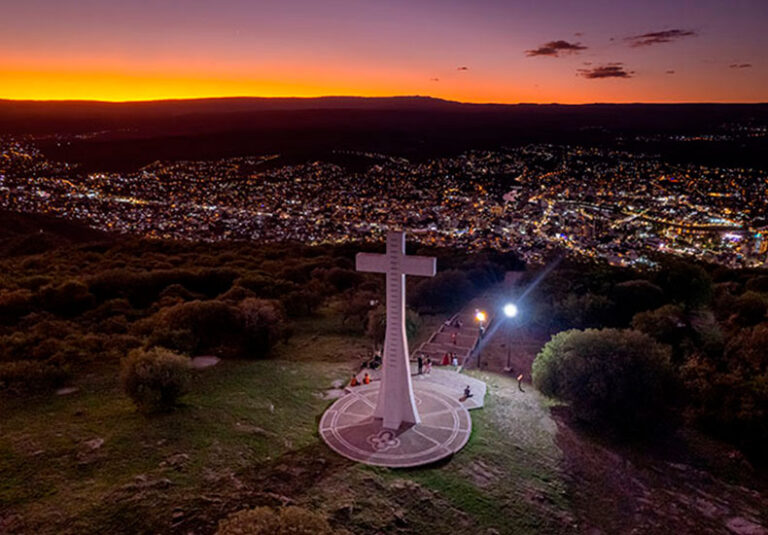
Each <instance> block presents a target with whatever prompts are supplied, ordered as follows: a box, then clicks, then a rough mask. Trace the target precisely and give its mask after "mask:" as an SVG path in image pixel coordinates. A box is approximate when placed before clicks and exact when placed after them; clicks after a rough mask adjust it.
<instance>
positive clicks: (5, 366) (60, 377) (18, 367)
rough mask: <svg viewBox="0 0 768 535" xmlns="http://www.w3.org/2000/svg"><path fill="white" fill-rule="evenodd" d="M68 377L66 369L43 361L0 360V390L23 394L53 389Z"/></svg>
mask: <svg viewBox="0 0 768 535" xmlns="http://www.w3.org/2000/svg"><path fill="white" fill-rule="evenodd" d="M66 378H67V373H66V372H65V371H64V370H62V369H61V368H57V367H56V366H51V365H50V364H45V363H43V362H37V361H31V360H22V361H12V362H0V392H9V393H11V394H23V393H27V392H38V391H45V390H51V389H53V388H55V387H57V386H59V385H60V384H61V383H62V382H63V381H64V380H65V379H66Z"/></svg>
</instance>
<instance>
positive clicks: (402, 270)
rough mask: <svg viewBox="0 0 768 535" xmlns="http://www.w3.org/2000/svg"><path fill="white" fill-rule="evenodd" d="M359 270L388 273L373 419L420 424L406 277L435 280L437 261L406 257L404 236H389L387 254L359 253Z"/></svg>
mask: <svg viewBox="0 0 768 535" xmlns="http://www.w3.org/2000/svg"><path fill="white" fill-rule="evenodd" d="M356 267H357V271H368V272H374V273H386V275H387V329H386V334H385V337H384V356H383V362H382V377H381V387H380V388H379V399H378V401H377V403H376V409H375V410H374V413H373V415H374V417H375V418H381V419H382V420H383V424H382V427H384V428H385V429H398V428H399V427H400V425H401V424H403V423H406V424H418V423H420V422H421V420H420V418H419V413H418V411H417V410H416V402H415V400H414V398H413V385H412V384H411V366H410V362H409V358H408V340H407V338H406V336H405V276H406V275H420V276H422V277H433V276H434V275H435V270H436V259H434V258H430V257H426V256H406V255H405V233H403V232H389V233H388V234H387V252H386V253H385V254H370V253H358V254H357V258H356Z"/></svg>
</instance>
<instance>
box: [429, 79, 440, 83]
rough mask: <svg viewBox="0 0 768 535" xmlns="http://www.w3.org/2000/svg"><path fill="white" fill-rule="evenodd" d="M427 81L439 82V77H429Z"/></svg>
mask: <svg viewBox="0 0 768 535" xmlns="http://www.w3.org/2000/svg"><path fill="white" fill-rule="evenodd" d="M429 81H430V82H439V81H440V78H430V79H429Z"/></svg>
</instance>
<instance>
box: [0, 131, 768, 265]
mask: <svg viewBox="0 0 768 535" xmlns="http://www.w3.org/2000/svg"><path fill="white" fill-rule="evenodd" d="M344 152H345V154H348V153H349V151H344ZM355 155H356V156H362V157H364V158H367V159H369V160H370V165H369V166H368V167H367V169H365V170H364V171H347V170H345V169H343V168H342V167H339V166H338V165H335V164H333V163H328V162H307V163H305V164H302V165H288V166H282V167H275V166H274V164H275V162H274V161H272V162H270V161H271V160H275V159H276V158H278V157H279V156H278V155H269V156H253V157H241V158H229V159H224V160H217V161H205V162H200V161H178V162H154V163H152V164H150V165H148V166H146V167H144V168H142V169H140V170H138V171H136V172H133V173H93V174H89V175H85V176H83V175H82V174H80V173H78V171H77V169H76V168H75V167H74V166H72V165H69V164H66V163H57V162H50V161H48V160H46V158H45V157H44V156H43V155H42V154H41V153H40V152H39V151H38V150H37V149H36V148H35V146H34V144H33V143H30V142H29V141H28V140H23V139H8V138H6V139H0V206H2V207H3V208H7V209H13V210H20V211H26V212H43V213H49V214H54V215H58V216H61V217H65V218H70V219H77V220H80V221H84V222H86V223H88V224H90V225H91V226H93V227H96V228H99V229H103V230H109V231H116V232H123V233H132V234H138V235H142V236H147V237H150V238H177V239H195V240H223V239H229V240H234V239H237V240H242V239H245V240H250V239H258V240H298V241H302V242H306V243H310V244H311V243H321V242H337V243H338V242H345V241H350V240H358V239H363V238H370V237H371V236H372V235H379V236H383V235H384V232H386V230H387V229H388V228H389V227H390V225H392V224H395V225H402V224H405V225H406V226H407V227H408V228H410V229H412V230H413V231H414V239H416V240H419V241H420V242H422V243H424V244H428V245H437V246H451V247H462V248H466V249H472V250H479V249H484V248H493V249H499V250H508V249H514V250H515V251H516V252H518V253H519V254H521V255H522V256H523V257H524V258H525V259H526V260H529V261H533V262H537V261H541V260H542V259H544V258H545V257H546V256H547V255H548V254H550V252H551V251H554V250H564V251H567V252H568V253H570V254H573V255H577V256H579V257H582V258H585V259H603V260H607V261H609V262H611V263H613V264H618V265H642V266H648V265H653V263H654V262H655V259H656V258H658V256H659V254H674V255H681V256H690V257H695V258H700V259H703V260H707V261H710V262H716V263H720V264H723V265H727V266H733V267H737V266H755V265H761V264H763V263H765V261H766V255H768V239H766V236H768V230H766V227H765V224H766V223H765V219H764V218H765V215H766V214H768V177H766V174H765V173H764V172H762V171H757V170H752V169H724V168H712V167H704V166H696V165H679V164H671V163H666V162H663V161H660V160H659V159H657V158H654V157H651V156H647V155H642V154H639V155H638V154H631V153H627V152H622V151H616V150H610V149H599V148H582V147H571V146H555V145H547V144H541V145H529V146H525V147H520V148H514V149H509V150H505V151H499V152H487V151H471V152H467V153H465V154H462V155H459V156H456V157H451V158H437V159H433V160H428V161H425V162H418V163H415V162H413V163H412V162H409V161H407V160H405V159H403V158H394V157H389V156H387V155H383V154H377V153H355ZM329 159H333V158H332V157H331V158H329ZM760 217H763V219H762V222H761V220H760ZM758 223H759V224H762V227H760V226H759V225H758Z"/></svg>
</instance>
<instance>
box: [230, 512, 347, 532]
mask: <svg viewBox="0 0 768 535" xmlns="http://www.w3.org/2000/svg"><path fill="white" fill-rule="evenodd" d="M331 533H332V530H331V526H330V525H328V521H326V520H325V518H323V517H322V516H321V515H319V514H318V513H314V512H312V511H309V510H307V509H303V508H301V507H282V508H280V509H279V510H278V511H275V510H274V509H272V508H270V507H256V508H255V509H246V510H243V511H238V512H237V513H234V514H231V515H229V516H228V517H227V518H226V519H224V520H222V521H221V522H219V529H218V530H217V531H216V535H331Z"/></svg>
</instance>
